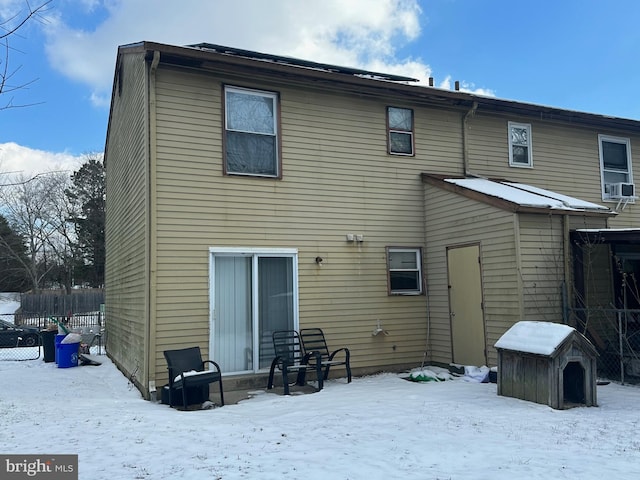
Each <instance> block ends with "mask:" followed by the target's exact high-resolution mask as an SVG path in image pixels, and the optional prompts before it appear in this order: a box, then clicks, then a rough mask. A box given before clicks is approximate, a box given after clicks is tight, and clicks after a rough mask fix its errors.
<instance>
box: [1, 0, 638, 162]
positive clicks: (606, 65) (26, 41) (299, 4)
mask: <svg viewBox="0 0 640 480" xmlns="http://www.w3.org/2000/svg"><path fill="white" fill-rule="evenodd" d="M30 1H31V4H32V6H35V5H37V4H38V1H37V0H30ZM25 5H26V2H25V0H0V19H6V18H8V16H9V15H10V14H15V13H20V12H24V9H25ZM639 20H640V2H637V1H636V0H611V1H609V2H602V1H595V0H562V1H558V0H555V1H554V0H539V1H537V2H513V1H506V0H323V1H304V0H298V1H296V0H269V1H261V0H232V1H228V0H216V1H211V0H181V1H180V2H176V1H174V0H52V2H51V3H50V4H49V5H48V6H47V10H46V12H44V13H43V14H42V16H41V17H39V18H38V19H36V20H35V21H31V22H29V23H28V24H27V25H26V26H25V27H24V28H22V29H21V30H20V32H19V33H20V35H19V36H14V37H12V38H11V39H10V47H11V50H10V57H9V62H8V65H9V70H10V71H13V70H15V69H16V68H18V67H19V70H18V71H17V72H16V74H15V75H14V76H13V77H12V79H11V81H12V83H13V84H15V85H18V84H22V83H26V82H30V81H32V80H36V81H35V82H34V83H31V84H30V85H29V86H28V88H24V89H19V90H17V91H16V92H13V93H6V92H5V93H3V94H2V95H0V106H5V105H6V104H7V103H9V102H10V101H11V102H12V103H13V104H14V105H31V106H25V107H18V108H8V109H3V110H0V172H3V171H4V172H6V171H16V170H23V171H46V170H48V169H51V168H62V167H65V168H73V166H72V167H68V166H69V165H74V162H75V165H78V164H79V162H80V159H81V157H82V155H83V154H86V153H89V152H101V151H102V150H103V149H104V142H105V135H106V128H107V120H108V113H109V111H108V109H109V107H108V102H109V96H110V89H111V81H112V77H113V65H114V62H115V58H116V48H117V46H118V45H121V44H127V43H133V42H137V41H141V40H150V41H156V42H161V43H169V44H176V45H185V44H189V43H198V42H209V43H217V44H222V45H229V46H234V47H239V48H246V49H251V50H258V51H263V52H267V53H274V54H279V55H289V56H294V57H298V58H303V59H307V60H314V61H319V62H326V63H334V64H338V65H345V66H353V67H361V68H368V69H372V70H378V71H388V72H393V73H401V74H406V75H409V76H415V77H418V78H422V79H425V81H426V79H427V78H428V77H429V76H433V77H434V79H435V84H436V86H437V87H440V88H453V83H454V81H455V80H458V81H460V82H461V84H462V86H463V89H465V90H469V91H476V92H478V93H481V94H488V95H494V96H497V97H499V98H506V99H510V100H518V101H523V102H529V103H536V104H542V105H549V106H554V107H560V108H567V109H571V110H579V111H586V112H593V113H600V114H606V115H611V116H617V117H625V118H632V119H637V120H640V102H639V101H638V94H637V85H640V61H638V57H639V56H640V55H639V52H640V28H638V27H637V25H638V22H639ZM5 25H6V24H5ZM0 61H2V64H3V65H4V63H5V62H4V57H3V56H0Z"/></svg>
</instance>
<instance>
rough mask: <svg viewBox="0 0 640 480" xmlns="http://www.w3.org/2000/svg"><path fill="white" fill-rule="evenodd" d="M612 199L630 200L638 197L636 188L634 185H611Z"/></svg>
mask: <svg viewBox="0 0 640 480" xmlns="http://www.w3.org/2000/svg"><path fill="white" fill-rule="evenodd" d="M607 187H608V189H609V197H610V198H629V197H635V196H636V188H635V185H634V184H633V183H609V184H607Z"/></svg>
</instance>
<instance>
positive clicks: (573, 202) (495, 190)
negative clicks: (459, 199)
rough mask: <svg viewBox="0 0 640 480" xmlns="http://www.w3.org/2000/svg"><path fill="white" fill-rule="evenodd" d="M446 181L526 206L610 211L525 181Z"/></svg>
mask: <svg viewBox="0 0 640 480" xmlns="http://www.w3.org/2000/svg"><path fill="white" fill-rule="evenodd" d="M444 181H445V182H447V183H452V184H454V185H458V186H460V187H464V188H468V189H469V190H474V191H476V192H479V193H483V194H485V195H490V196H492V197H497V198H501V199H503V200H507V201H509V202H512V203H515V204H517V205H520V206H524V207H537V208H551V209H559V210H595V211H602V212H607V211H609V209H608V208H607V207H603V206H602V205H598V204H595V203H591V202H586V201H584V200H580V199H579V198H574V197H569V196H567V195H563V194H561V193H557V192H552V191H551V190H545V189H543V188H537V187H534V186H531V185H526V184H523V183H512V182H497V181H494V180H489V179H484V178H446V179H444Z"/></svg>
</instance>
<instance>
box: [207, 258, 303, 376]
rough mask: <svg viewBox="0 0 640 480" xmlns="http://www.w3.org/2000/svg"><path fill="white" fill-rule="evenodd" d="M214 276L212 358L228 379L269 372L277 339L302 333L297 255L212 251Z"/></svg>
mask: <svg viewBox="0 0 640 480" xmlns="http://www.w3.org/2000/svg"><path fill="white" fill-rule="evenodd" d="M211 272H212V279H211V285H212V290H213V291H212V294H211V300H212V302H211V303H212V309H211V310H212V312H211V323H212V325H211V327H212V328H211V337H212V338H211V348H212V352H213V354H212V355H211V357H212V358H213V359H214V360H215V361H216V362H218V363H219V364H220V368H221V369H222V371H223V372H224V373H225V374H229V373H243V372H256V371H258V370H261V369H265V368H268V367H269V365H270V363H271V360H272V358H273V346H272V343H271V335H272V333H273V332H274V331H275V330H290V329H294V328H297V324H298V319H297V311H298V302H297V295H298V291H297V274H296V272H297V253H296V252H295V250H289V249H286V250H285V249H279V250H271V251H270V250H264V251H262V250H242V249H212V251H211Z"/></svg>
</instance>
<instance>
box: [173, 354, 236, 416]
mask: <svg viewBox="0 0 640 480" xmlns="http://www.w3.org/2000/svg"><path fill="white" fill-rule="evenodd" d="M164 358H165V359H166V360H167V367H168V369H169V406H171V407H173V406H174V405H175V403H174V396H175V395H176V394H178V393H181V395H182V406H183V407H184V409H185V410H186V409H187V406H188V395H189V394H190V392H193V391H195V390H196V389H198V388H202V389H205V388H206V398H209V384H210V383H213V382H218V384H219V385H220V404H221V405H224V393H223V391H222V371H221V370H220V366H219V365H218V364H217V363H216V362H214V361H213V360H202V355H201V353H200V347H190V348H183V349H180V350H165V352H164ZM206 364H211V365H213V366H214V368H215V370H206V369H205V366H206Z"/></svg>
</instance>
